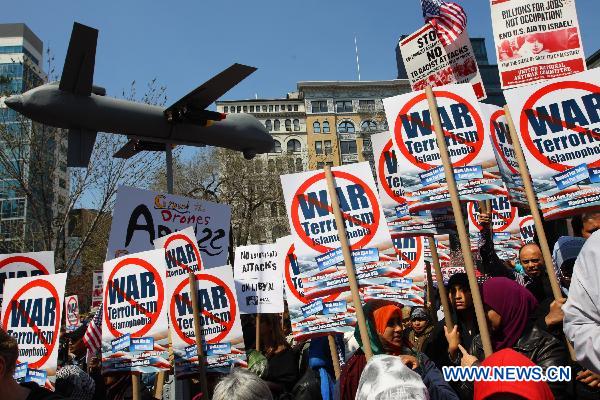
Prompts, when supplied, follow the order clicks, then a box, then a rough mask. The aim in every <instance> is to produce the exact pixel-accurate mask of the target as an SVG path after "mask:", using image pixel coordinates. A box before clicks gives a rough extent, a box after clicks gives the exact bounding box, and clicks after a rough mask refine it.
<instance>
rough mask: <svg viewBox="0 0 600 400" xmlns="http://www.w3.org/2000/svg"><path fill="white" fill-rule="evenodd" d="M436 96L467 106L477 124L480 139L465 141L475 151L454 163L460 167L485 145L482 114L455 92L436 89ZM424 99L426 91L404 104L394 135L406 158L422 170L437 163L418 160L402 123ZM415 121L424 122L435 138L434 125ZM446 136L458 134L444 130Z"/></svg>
mask: <svg viewBox="0 0 600 400" xmlns="http://www.w3.org/2000/svg"><path fill="white" fill-rule="evenodd" d="M435 97H437V98H440V97H441V98H447V99H450V100H454V101H455V102H457V103H460V104H463V105H465V106H467V109H468V110H469V112H470V113H471V116H472V117H473V119H474V120H475V126H476V128H477V132H478V139H479V140H478V141H477V142H475V143H465V145H466V146H469V147H472V148H473V149H474V151H472V152H470V153H469V154H467V155H466V156H465V157H463V158H461V159H460V160H458V161H455V162H453V163H452V165H453V166H458V167H462V166H465V165H468V164H469V163H470V162H471V161H473V160H474V159H475V157H477V155H478V154H479V152H480V151H481V147H482V146H483V141H484V139H485V138H484V136H485V135H484V134H483V132H484V130H483V121H482V119H481V116H480V115H479V113H478V112H477V111H476V110H475V107H473V105H471V104H470V103H469V102H468V101H467V100H465V99H463V98H462V97H461V96H459V95H457V94H455V93H452V92H446V91H435ZM422 101H427V95H426V94H425V93H421V94H418V95H416V96H415V97H413V98H412V99H411V100H410V101H409V102H407V103H406V104H405V105H404V107H402V109H401V110H400V112H398V116H397V117H396V124H395V125H394V136H395V138H396V146H397V147H398V149H399V150H400V152H401V153H402V154H403V155H404V157H406V159H407V160H408V161H410V162H411V163H412V164H414V165H415V166H417V167H418V168H421V169H422V170H428V169H432V168H434V167H435V166H436V165H432V164H429V163H426V162H421V161H419V160H417V158H416V157H415V156H414V155H413V154H412V153H411V152H409V150H408V148H407V147H406V145H405V144H404V138H403V137H402V126H403V125H402V118H401V117H402V116H405V117H408V118H410V117H409V113H410V110H411V109H412V108H413V107H414V106H415V105H417V104H419V103H420V102H422ZM413 123H414V124H423V125H424V126H425V128H427V129H429V130H431V131H432V134H431V137H432V138H433V139H435V135H434V134H433V126H427V125H425V122H424V121H422V122H419V121H413ZM444 136H445V137H455V138H456V136H455V135H454V134H453V133H452V132H446V131H444ZM456 139H457V140H456V141H457V142H460V141H459V140H458V138H456ZM439 165H442V164H441V159H440V161H439Z"/></svg>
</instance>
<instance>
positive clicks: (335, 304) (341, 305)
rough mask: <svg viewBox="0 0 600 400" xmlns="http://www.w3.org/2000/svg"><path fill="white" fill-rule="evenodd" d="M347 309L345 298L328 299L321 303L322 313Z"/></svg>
mask: <svg viewBox="0 0 600 400" xmlns="http://www.w3.org/2000/svg"><path fill="white" fill-rule="evenodd" d="M346 311H348V307H347V305H346V300H340V301H330V302H328V303H324V304H323V314H338V313H345V312H346Z"/></svg>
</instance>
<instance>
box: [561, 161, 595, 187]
mask: <svg viewBox="0 0 600 400" xmlns="http://www.w3.org/2000/svg"><path fill="white" fill-rule="evenodd" d="M552 178H553V179H554V182H555V183H556V187H557V188H558V189H559V190H563V189H566V188H568V187H569V186H573V185H576V184H578V183H579V182H581V181H584V180H586V179H589V178H590V173H589V171H588V168H587V164H581V165H578V166H576V167H573V168H571V169H568V170H566V171H565V172H561V173H560V174H557V175H554V176H553V177H552Z"/></svg>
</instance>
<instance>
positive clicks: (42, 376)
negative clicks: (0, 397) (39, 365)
mask: <svg viewBox="0 0 600 400" xmlns="http://www.w3.org/2000/svg"><path fill="white" fill-rule="evenodd" d="M47 376H48V373H47V372H46V370H45V369H29V368H28V369H27V375H26V376H25V382H35V383H37V384H38V385H39V386H42V387H43V386H45V385H46V378H47Z"/></svg>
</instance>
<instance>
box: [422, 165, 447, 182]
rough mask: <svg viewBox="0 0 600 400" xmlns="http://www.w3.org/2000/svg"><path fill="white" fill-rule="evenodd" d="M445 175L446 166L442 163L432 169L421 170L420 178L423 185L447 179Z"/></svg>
mask: <svg viewBox="0 0 600 400" xmlns="http://www.w3.org/2000/svg"><path fill="white" fill-rule="evenodd" d="M445 178H446V176H445V175H444V166H443V165H440V166H439V167H435V168H433V169H430V170H429V171H425V172H421V173H420V174H419V179H421V185H423V186H427V185H430V184H432V183H435V182H439V181H441V180H443V179H445Z"/></svg>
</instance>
